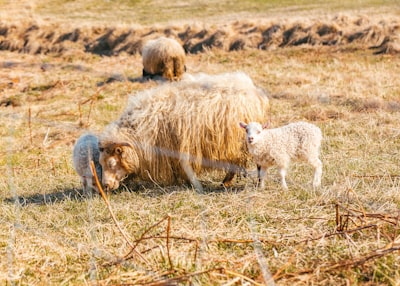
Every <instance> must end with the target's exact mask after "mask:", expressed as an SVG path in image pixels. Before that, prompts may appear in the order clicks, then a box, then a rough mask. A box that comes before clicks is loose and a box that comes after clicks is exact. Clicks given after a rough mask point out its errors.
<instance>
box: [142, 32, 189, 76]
mask: <svg viewBox="0 0 400 286" xmlns="http://www.w3.org/2000/svg"><path fill="white" fill-rule="evenodd" d="M142 58H143V76H162V77H164V78H166V79H168V80H170V81H173V80H180V79H181V78H182V75H183V74H184V72H185V70H186V67H185V59H186V58H185V50H184V49H183V47H182V46H181V45H180V44H179V43H178V42H177V41H176V40H174V39H171V38H166V37H160V38H157V39H154V40H149V41H148V42H147V43H146V44H145V45H144V46H143V50H142Z"/></svg>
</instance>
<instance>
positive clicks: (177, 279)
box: [136, 267, 226, 286]
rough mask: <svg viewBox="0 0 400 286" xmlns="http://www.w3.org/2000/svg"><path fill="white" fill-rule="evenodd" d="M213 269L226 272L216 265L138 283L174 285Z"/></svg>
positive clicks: (156, 285)
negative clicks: (176, 275)
mask: <svg viewBox="0 0 400 286" xmlns="http://www.w3.org/2000/svg"><path fill="white" fill-rule="evenodd" d="M214 271H219V272H224V271H225V272H226V270H225V269H224V268H223V267H217V268H212V269H208V270H203V271H197V272H193V273H188V274H184V275H181V276H178V277H173V278H169V279H164V280H159V281H155V282H150V283H144V284H139V285H147V286H167V285H176V283H178V282H183V281H185V280H188V279H189V278H191V277H194V276H199V275H203V274H207V273H210V272H214ZM136 285H137V284H136Z"/></svg>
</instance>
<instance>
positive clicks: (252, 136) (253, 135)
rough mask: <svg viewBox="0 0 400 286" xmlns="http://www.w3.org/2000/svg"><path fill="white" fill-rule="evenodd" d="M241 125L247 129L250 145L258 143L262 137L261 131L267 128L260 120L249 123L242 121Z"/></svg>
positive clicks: (247, 138)
mask: <svg viewBox="0 0 400 286" xmlns="http://www.w3.org/2000/svg"><path fill="white" fill-rule="evenodd" d="M239 125H240V127H242V128H243V129H245V130H246V142H247V144H248V145H254V144H256V143H257V142H258V140H259V138H260V136H259V135H260V133H261V131H262V130H263V129H264V128H266V127H265V126H262V125H261V124H260V123H258V122H250V123H249V124H246V123H244V122H240V123H239Z"/></svg>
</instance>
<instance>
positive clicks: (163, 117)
mask: <svg viewBox="0 0 400 286" xmlns="http://www.w3.org/2000/svg"><path fill="white" fill-rule="evenodd" d="M268 106H269V103H268V98H267V96H266V95H265V93H264V92H263V91H262V90H261V89H260V88H257V87H256V86H255V85H254V84H253V82H252V80H251V79H250V78H249V77H248V76H247V75H246V74H244V73H241V72H237V73H226V74H220V75H214V76H210V75H204V74H201V75H193V76H191V77H190V78H187V79H184V80H182V81H179V82H166V83H164V84H162V85H159V86H157V87H155V88H152V89H148V90H144V91H141V92H138V93H137V94H136V95H133V96H130V97H129V102H128V106H127V107H126V109H125V111H124V112H123V114H122V115H121V116H120V118H119V119H118V120H116V121H115V122H113V123H111V124H109V125H108V126H107V127H106V128H105V130H104V131H103V133H102V134H101V135H100V145H99V146H100V164H101V165H102V167H103V185H104V186H105V187H106V188H109V189H116V188H117V187H118V186H119V182H120V181H121V180H122V179H123V178H124V177H126V176H127V175H129V174H135V175H137V176H138V177H139V178H140V179H142V180H152V181H155V182H157V183H161V184H165V185H169V184H174V183H177V182H179V181H180V180H182V179H183V180H185V181H190V182H191V183H192V184H193V185H194V186H195V187H198V185H196V184H195V182H197V183H198V181H196V180H195V178H196V174H198V173H199V172H200V171H201V170H202V169H203V168H213V169H219V168H221V169H224V170H226V171H227V174H226V176H225V178H224V180H223V183H224V185H225V186H229V185H230V184H231V182H232V180H233V178H234V176H235V174H236V173H237V172H238V171H241V170H242V169H243V166H245V165H246V162H247V159H249V156H248V153H246V152H244V151H245V150H246V144H245V142H244V140H243V139H242V138H241V137H242V136H241V129H240V127H239V126H238V125H237V124H235V123H234V122H236V120H237V119H240V120H260V121H261V120H266V118H267V112H268ZM200 186H201V185H200Z"/></svg>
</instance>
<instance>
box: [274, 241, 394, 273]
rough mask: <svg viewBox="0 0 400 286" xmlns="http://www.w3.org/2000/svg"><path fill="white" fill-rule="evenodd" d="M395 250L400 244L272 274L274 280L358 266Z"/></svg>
mask: <svg viewBox="0 0 400 286" xmlns="http://www.w3.org/2000/svg"><path fill="white" fill-rule="evenodd" d="M396 251H400V244H395V245H393V246H392V247H390V248H387V247H386V248H383V249H377V250H375V251H372V252H370V253H368V254H367V255H363V256H362V257H359V258H355V259H346V260H342V261H339V262H337V263H332V264H330V265H327V266H322V267H318V268H306V269H302V270H300V271H296V272H292V273H282V274H280V275H277V276H276V277H275V275H274V278H275V280H279V279H282V278H284V277H296V276H299V275H303V274H309V273H314V272H316V271H318V272H319V273H321V272H330V271H334V270H338V269H342V268H347V267H356V266H360V265H362V264H364V263H366V262H367V261H368V260H371V259H376V258H380V257H383V256H385V255H386V254H389V253H392V252H396Z"/></svg>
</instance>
